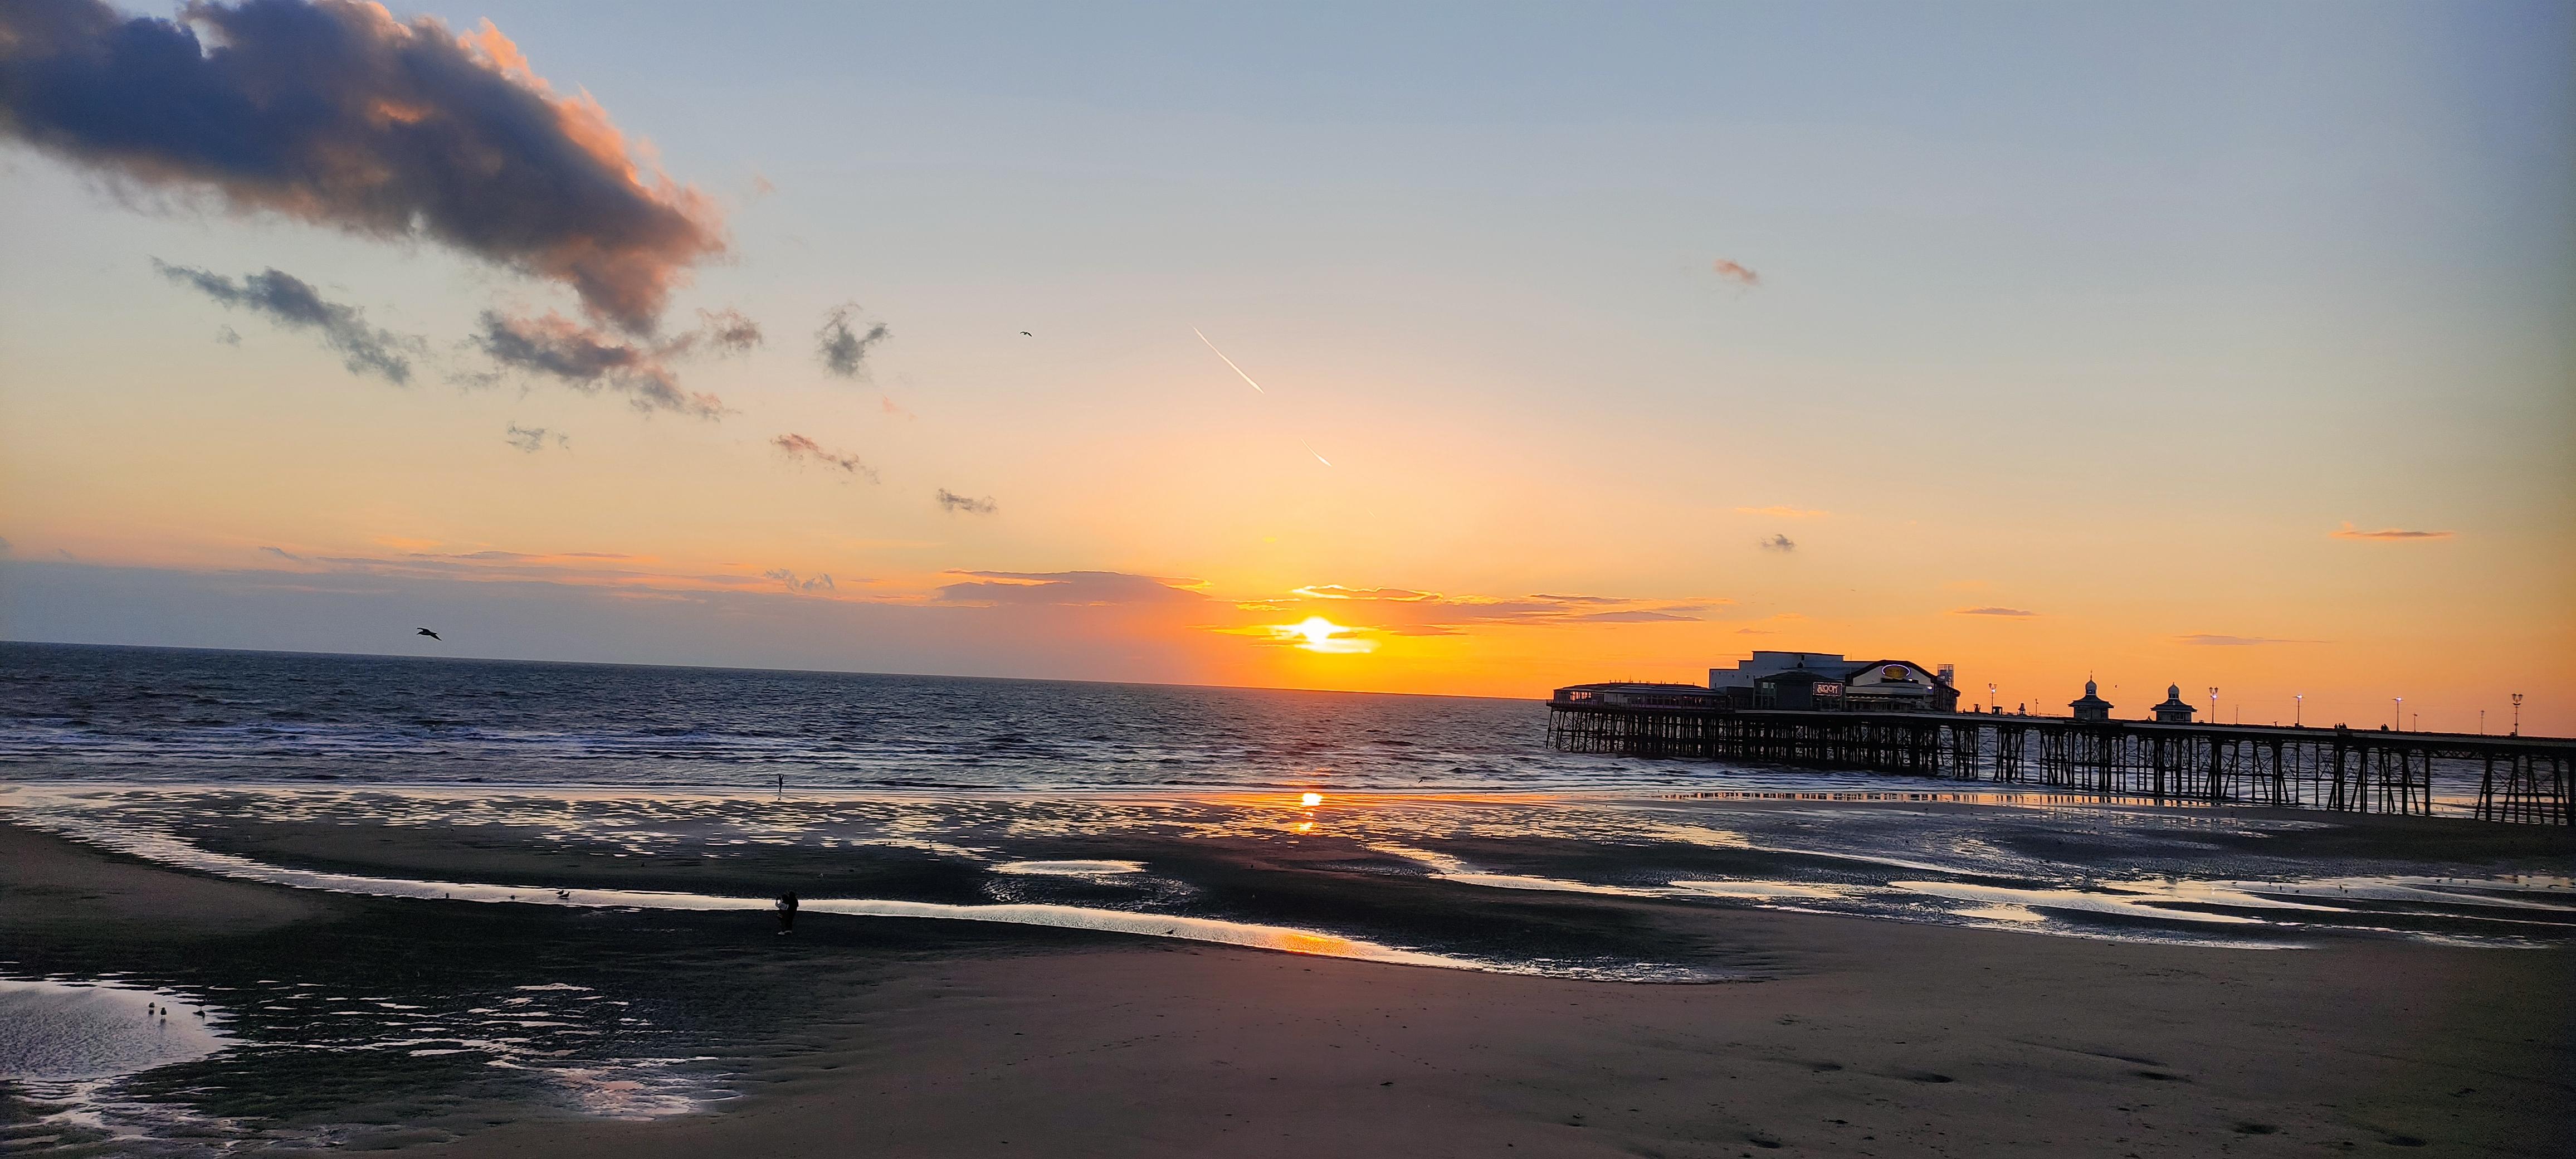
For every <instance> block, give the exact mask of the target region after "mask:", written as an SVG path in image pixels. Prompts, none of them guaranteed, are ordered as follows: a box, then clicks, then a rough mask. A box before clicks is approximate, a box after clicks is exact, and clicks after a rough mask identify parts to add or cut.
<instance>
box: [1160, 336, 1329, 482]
mask: <svg viewBox="0 0 2576 1159" xmlns="http://www.w3.org/2000/svg"><path fill="white" fill-rule="evenodd" d="M1190 333H1192V334H1196V335H1198V336H1199V341H1201V342H1206V343H1207V348H1208V349H1209V350H1210V351H1212V352H1214V353H1215V355H1216V356H1217V357H1218V358H1221V359H1224V360H1225V364H1226V366H1227V368H1229V369H1231V370H1233V371H1234V373H1235V375H1236V376H1237V377H1240V378H1241V379H1243V382H1244V385H1246V386H1249V387H1251V388H1252V389H1253V392H1254V393H1256V394H1262V395H1267V394H1269V393H1270V392H1269V391H1266V390H1263V389H1261V384H1260V383H1257V382H1254V381H1252V376H1251V375H1249V374H1245V373H1244V372H1243V368H1242V367H1240V366H1236V365H1235V364H1234V360H1233V359H1231V358H1226V357H1225V351H1222V350H1218V349H1217V348H1216V343H1214V342H1211V341H1209V340H1208V336H1207V332H1206V331H1204V330H1201V329H1199V328H1198V327H1196V326H1192V327H1190ZM1297 445H1298V446H1301V447H1304V448H1306V453H1307V454H1309V455H1313V456H1315V461H1316V462H1318V463H1322V464H1323V465H1325V466H1327V467H1329V466H1332V465H1333V461H1332V460H1331V459H1327V458H1325V457H1324V453H1323V452H1322V451H1318V450H1316V449H1315V444H1313V443H1310V442H1307V441H1306V440H1304V439H1299V440H1297Z"/></svg>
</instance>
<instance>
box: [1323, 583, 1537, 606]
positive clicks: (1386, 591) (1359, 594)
mask: <svg viewBox="0 0 2576 1159" xmlns="http://www.w3.org/2000/svg"><path fill="white" fill-rule="evenodd" d="M1295 594H1297V595H1301V596H1305V597H1307V598H1308V599H1316V600H1393V601H1395V602H1397V603H1413V602H1416V601H1420V600H1436V599H1439V598H1440V597H1438V596H1435V595H1433V594H1431V593H1430V592H1417V591H1413V590H1412V589H1409V588H1346V587H1343V586H1342V585H1340V584H1312V585H1309V586H1307V587H1302V588H1298V589H1297V590H1296V592H1295ZM1539 598H1541V599H1549V600H1579V599H1583V598H1585V597H1582V596H1541V597H1539Z"/></svg>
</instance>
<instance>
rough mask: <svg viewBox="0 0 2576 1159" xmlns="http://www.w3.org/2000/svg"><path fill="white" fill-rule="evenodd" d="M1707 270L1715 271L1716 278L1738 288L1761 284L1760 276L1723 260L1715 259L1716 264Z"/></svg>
mask: <svg viewBox="0 0 2576 1159" xmlns="http://www.w3.org/2000/svg"><path fill="white" fill-rule="evenodd" d="M1709 268H1710V269H1713V270H1715V271H1717V276H1719V277H1721V278H1724V279H1726V280H1727V281H1730V282H1733V283H1735V284H1736V285H1739V286H1758V285H1761V284H1762V275H1760V274H1757V273H1754V272H1753V271H1751V270H1748V269H1746V268H1744V267H1743V266H1742V265H1740V264H1737V263H1735V262H1732V261H1729V260H1727V259H1725V258H1719V259H1717V264H1716V265H1713V266H1711V267H1709Z"/></svg>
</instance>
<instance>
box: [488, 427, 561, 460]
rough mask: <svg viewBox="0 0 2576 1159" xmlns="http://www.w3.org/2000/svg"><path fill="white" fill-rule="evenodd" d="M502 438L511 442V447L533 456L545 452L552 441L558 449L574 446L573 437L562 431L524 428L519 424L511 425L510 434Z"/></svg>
mask: <svg viewBox="0 0 2576 1159" xmlns="http://www.w3.org/2000/svg"><path fill="white" fill-rule="evenodd" d="M502 437H503V438H505V439H507V440H509V443H510V445H511V446H513V447H517V448H518V449H520V450H522V451H526V452H528V453H529V454H532V455H533V454H535V453H537V452H538V451H542V450H544V449H545V448H546V442H547V441H548V440H550V439H551V440H553V442H554V445H556V446H558V447H569V446H571V445H572V436H571V435H567V434H565V433H563V432H562V431H550V430H547V429H546V428H544V427H523V426H520V425H519V424H517V423H511V424H510V430H509V433H508V434H506V435H504V436H502Z"/></svg>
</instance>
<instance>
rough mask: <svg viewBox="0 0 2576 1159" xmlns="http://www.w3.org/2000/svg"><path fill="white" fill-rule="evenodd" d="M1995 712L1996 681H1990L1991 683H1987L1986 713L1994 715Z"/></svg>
mask: <svg viewBox="0 0 2576 1159" xmlns="http://www.w3.org/2000/svg"><path fill="white" fill-rule="evenodd" d="M1994 711H1995V682H1994V681H1991V680H1989V681H1987V682H1986V712H1987V714H1989V715H1992V714H1993V713H1994Z"/></svg>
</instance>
